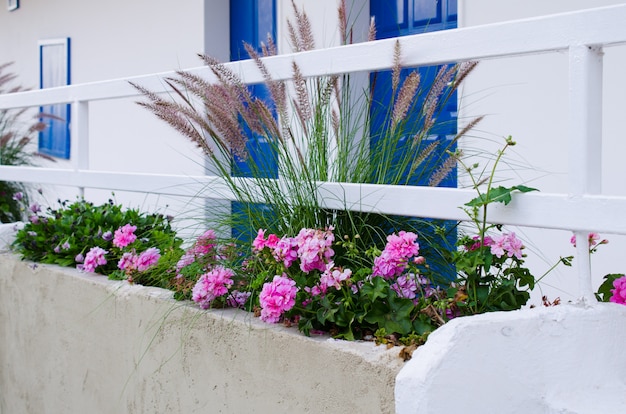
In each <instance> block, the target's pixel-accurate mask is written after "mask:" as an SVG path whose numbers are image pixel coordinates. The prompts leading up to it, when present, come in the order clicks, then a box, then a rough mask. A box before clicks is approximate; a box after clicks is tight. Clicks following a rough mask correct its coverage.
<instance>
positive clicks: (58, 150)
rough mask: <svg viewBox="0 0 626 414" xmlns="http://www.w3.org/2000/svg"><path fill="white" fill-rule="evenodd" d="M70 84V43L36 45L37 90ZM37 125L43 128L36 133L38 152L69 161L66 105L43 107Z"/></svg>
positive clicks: (59, 42) (59, 40) (68, 121)
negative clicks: (42, 124) (43, 127)
mask: <svg viewBox="0 0 626 414" xmlns="http://www.w3.org/2000/svg"><path fill="white" fill-rule="evenodd" d="M69 84H70V39H69V38H63V39H53V40H44V41H41V42H39V87H40V88H41V89H44V88H54V87H57V86H66V85H69ZM40 112H41V113H42V114H45V115H44V116H42V118H41V121H42V122H44V123H46V124H47V128H45V129H44V130H43V131H41V132H40V133H39V152H41V153H43V154H47V155H50V156H52V157H57V158H65V159H69V158H70V113H71V106H70V104H55V105H44V106H42V107H41V108H40Z"/></svg>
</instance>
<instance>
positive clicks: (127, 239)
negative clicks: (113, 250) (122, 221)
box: [113, 224, 137, 249]
mask: <svg viewBox="0 0 626 414" xmlns="http://www.w3.org/2000/svg"><path fill="white" fill-rule="evenodd" d="M135 230H137V226H133V225H131V224H126V225H124V226H122V227H120V228H119V229H117V230H115V234H114V235H113V245H114V246H115V247H118V248H120V249H122V248H124V247H126V246H128V245H129V244H131V243H133V242H134V241H135V240H137V236H136V235H135Z"/></svg>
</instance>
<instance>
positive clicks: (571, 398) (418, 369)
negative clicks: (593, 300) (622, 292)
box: [396, 303, 626, 414]
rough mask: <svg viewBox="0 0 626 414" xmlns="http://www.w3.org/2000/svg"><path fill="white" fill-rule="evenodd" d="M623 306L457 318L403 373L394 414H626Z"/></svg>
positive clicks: (625, 318) (418, 352)
mask: <svg viewBox="0 0 626 414" xmlns="http://www.w3.org/2000/svg"><path fill="white" fill-rule="evenodd" d="M625 345H626V306H622V305H616V304H612V303H602V304H597V305H595V306H593V307H584V306H582V305H560V306H557V307H552V308H541V309H527V310H520V311H515V312H499V313H491V314H483V315H477V316H472V317H466V318H459V319H456V320H453V321H451V322H449V323H448V324H446V325H445V326H443V327H441V328H439V329H438V330H437V331H435V332H434V333H433V334H432V335H431V336H430V337H429V339H428V342H427V343H426V345H424V346H422V347H421V348H419V349H418V350H416V351H415V352H414V354H413V359H412V360H411V361H409V362H408V363H407V364H406V365H405V366H404V368H403V369H402V370H401V372H400V373H399V375H398V377H397V382H396V409H397V412H398V413H402V414H409V413H420V414H430V413H432V414H435V413H497V414H507V413H510V414H530V413H533V414H534V413H555V414H556V413H560V414H592V413H594V414H600V413H601V414H612V413H615V414H618V413H620V414H623V413H624V412H626V352H625V351H624V348H625Z"/></svg>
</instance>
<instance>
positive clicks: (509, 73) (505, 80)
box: [459, 0, 626, 303]
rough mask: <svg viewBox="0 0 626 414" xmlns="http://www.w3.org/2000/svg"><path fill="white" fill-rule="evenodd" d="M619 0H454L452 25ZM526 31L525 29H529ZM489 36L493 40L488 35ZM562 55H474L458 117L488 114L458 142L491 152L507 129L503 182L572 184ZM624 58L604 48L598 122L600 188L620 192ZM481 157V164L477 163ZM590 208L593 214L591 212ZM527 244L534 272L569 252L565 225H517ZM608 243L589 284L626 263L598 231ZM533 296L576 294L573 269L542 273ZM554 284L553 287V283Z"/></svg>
mask: <svg viewBox="0 0 626 414" xmlns="http://www.w3.org/2000/svg"><path fill="white" fill-rule="evenodd" d="M619 3H623V2H622V1H616V0H549V1H546V0H524V1H521V0H515V1H506V2H503V1H496V0H460V1H459V27H470V26H477V25H481V24H489V23H497V22H501V21H507V20H516V19H522V18H529V17H535V16H540V15H545V14H552V13H558V12H567V11H574V10H580V9H585V8H592V7H600V6H608V5H614V4H619ZM529 36H532V33H529ZM494 41H495V40H494ZM567 64H568V57H567V55H566V54H565V53H554V54H544V55H536V56H528V57H518V58H509V59H498V60H490V61H484V62H481V63H480V64H479V65H478V67H477V69H476V71H475V73H473V74H472V75H471V76H470V77H469V78H468V80H467V81H466V83H465V87H464V89H463V94H462V97H461V104H460V108H461V113H460V117H461V118H465V119H469V118H471V117H472V116H475V115H486V116H487V117H486V118H485V119H484V120H483V122H482V123H481V124H480V125H479V126H478V127H477V128H476V130H475V131H474V134H473V135H474V136H473V137H472V138H470V139H467V140H466V141H464V143H463V146H464V147H465V149H466V150H467V151H468V152H470V151H472V150H477V149H478V151H479V152H480V153H482V155H486V154H485V152H486V153H487V155H488V154H493V153H494V152H495V150H496V149H498V148H500V147H501V146H502V143H503V139H502V138H503V137H506V136H508V135H512V136H513V138H514V140H515V141H516V142H517V143H518V145H517V146H516V147H514V148H513V151H511V152H510V153H509V154H508V155H507V156H506V159H507V160H508V161H509V162H510V164H511V167H516V168H517V169H516V171H515V172H513V171H511V169H510V168H509V166H506V165H503V166H502V167H501V168H500V171H499V174H498V176H499V177H500V178H502V179H507V181H504V185H515V184H520V183H525V184H527V185H529V186H531V187H536V188H538V189H540V190H541V191H544V192H563V193H568V192H570V191H571V189H570V188H569V181H568V179H567V176H566V174H567V172H568V168H569V164H568V155H567V153H566V149H567V146H568V137H567V135H568V132H567V121H568V112H567V111H568V102H567V93H568V68H567ZM625 64H626V48H624V47H619V48H607V49H606V50H605V59H604V77H605V78H604V81H605V85H604V89H603V95H604V122H603V139H604V143H603V168H602V170H603V171H602V172H603V181H602V184H603V194H614V195H625V194H626V186H625V185H624V184H623V180H622V175H623V172H624V171H623V167H622V165H623V161H622V156H621V154H623V151H624V144H623V127H622V125H623V122H622V118H623V99H624V98H623V97H624V95H625V94H626V85H624V82H623V81H622V72H623V67H624V65H625ZM483 161H484V160H481V163H482V164H483V165H484V162H483ZM589 214H594V212H592V211H590V212H589ZM518 233H522V234H521V236H522V237H524V240H525V242H526V243H525V244H526V246H527V247H528V250H529V252H528V253H529V260H528V263H529V264H530V265H531V268H532V269H533V270H534V273H535V275H537V276H539V275H541V274H542V273H543V272H544V271H545V270H547V269H548V268H549V267H550V265H551V264H552V263H554V262H555V261H556V260H557V259H558V258H559V256H568V255H571V254H573V253H574V249H573V248H572V247H571V245H570V243H569V239H570V236H571V234H570V233H568V232H564V231H548V230H537V229H518ZM605 236H606V237H607V238H609V240H610V244H609V245H607V246H603V247H602V248H601V249H600V250H599V251H598V252H597V253H596V254H595V255H594V257H593V258H592V265H593V273H594V278H595V280H594V288H595V287H596V286H597V285H599V284H600V282H601V279H602V276H603V275H605V274H607V273H622V272H625V271H626V266H624V265H623V261H622V260H621V259H622V257H621V253H622V251H623V250H624V248H625V247H626V242H625V239H624V237H618V236H615V235H608V234H607V235H605ZM531 249H532V250H531ZM543 282H544V283H542V286H541V290H539V291H537V293H536V295H535V297H534V299H533V302H534V303H538V301H539V299H540V298H541V294H542V293H544V294H548V295H549V296H550V298H551V299H554V298H555V297H557V296H560V297H561V299H564V300H568V299H573V298H576V297H577V296H578V291H577V289H578V286H577V277H576V269H575V267H573V268H565V267H561V268H560V269H559V270H558V271H557V272H554V273H552V274H550V275H549V276H547V277H546V278H545V279H544V281H543ZM557 285H558V288H556V286H557Z"/></svg>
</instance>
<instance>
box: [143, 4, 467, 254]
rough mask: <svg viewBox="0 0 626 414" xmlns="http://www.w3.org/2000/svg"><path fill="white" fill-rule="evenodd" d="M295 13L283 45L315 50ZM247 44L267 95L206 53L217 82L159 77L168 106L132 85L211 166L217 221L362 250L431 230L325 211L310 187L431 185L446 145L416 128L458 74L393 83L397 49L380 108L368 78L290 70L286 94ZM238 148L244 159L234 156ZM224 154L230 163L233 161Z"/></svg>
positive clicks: (266, 50)
mask: <svg viewBox="0 0 626 414" xmlns="http://www.w3.org/2000/svg"><path fill="white" fill-rule="evenodd" d="M292 6H293V7H294V16H295V24H294V23H293V22H291V21H288V22H287V28H288V32H289V37H290V41H291V43H292V47H293V49H294V51H303V50H307V49H308V48H311V47H313V44H312V35H311V36H310V33H311V26H310V22H309V20H308V17H306V13H305V12H304V10H298V9H297V8H296V6H295V3H293V2H292ZM346 10H347V9H346V8H345V3H343V2H342V3H340V6H339V13H338V14H339V28H340V31H341V33H345V38H344V39H342V41H345V42H346V43H347V42H349V41H351V39H350V38H349V33H350V32H351V29H350V28H349V27H347V25H348V23H347V22H348V20H349V19H348V17H347V11H346ZM342 22H343V23H342ZM370 23H371V30H370V33H375V26H374V24H373V23H374V21H373V20H371V22H370ZM344 24H345V25H346V27H345V29H344V28H342V25H344ZM342 36H344V35H343V34H342ZM245 47H246V50H247V51H248V54H249V55H250V57H251V58H252V59H253V60H254V62H255V64H256V68H257V70H259V73H260V74H261V75H262V77H263V81H264V85H265V86H266V87H267V89H268V91H269V98H267V99H263V100H262V99H259V98H258V97H255V96H253V94H252V93H251V92H250V89H249V88H248V87H247V86H246V85H245V84H244V83H243V81H242V79H241V77H240V76H238V75H237V74H236V73H234V72H233V71H232V70H231V69H229V68H228V67H227V66H225V65H223V64H221V63H219V62H217V61H216V60H215V59H213V58H211V57H209V56H203V55H200V57H201V58H202V59H203V61H204V63H205V64H206V65H207V66H208V67H209V68H210V70H211V72H212V73H213V74H214V75H215V78H216V80H215V81H212V82H208V81H206V80H204V79H202V78H200V77H198V76H197V75H190V74H186V73H177V75H176V77H175V80H169V81H168V82H171V85H170V86H172V87H173V88H175V93H174V94H172V95H173V96H171V97H169V98H168V100H171V101H173V102H170V103H169V104H168V103H166V101H165V100H164V99H161V98H158V96H156V95H154V96H153V95H151V94H150V92H149V91H145V90H143V89H139V90H140V91H141V92H142V93H143V94H144V96H145V97H146V99H147V101H148V103H144V106H145V107H146V108H148V109H149V110H151V111H152V112H154V113H155V114H156V115H157V116H158V117H160V118H161V119H164V120H165V121H167V122H168V123H170V124H171V125H172V126H174V127H175V128H176V129H177V130H179V131H181V132H182V133H183V134H184V135H185V136H187V137H188V138H190V139H192V140H193V141H194V142H196V143H197V144H198V145H199V146H200V147H201V148H203V150H204V151H205V153H206V154H207V155H208V156H209V158H210V161H211V164H212V167H211V169H212V171H215V173H216V174H218V175H219V176H220V177H221V178H222V179H223V180H224V182H225V183H226V184H227V185H228V187H229V189H230V190H231V191H232V193H233V194H234V196H235V198H236V200H237V201H238V202H239V204H238V207H237V208H238V209H239V210H236V211H235V212H234V213H233V214H232V215H230V216H228V217H224V220H225V221H227V223H226V224H228V225H230V226H231V228H237V229H242V228H245V229H253V231H256V229H258V228H263V229H266V230H267V232H268V233H275V234H291V233H294V232H297V231H298V230H299V229H300V228H303V227H308V228H324V227H327V226H330V225H332V226H334V227H335V231H336V233H337V234H342V235H355V234H359V236H360V237H359V240H360V243H363V246H370V245H372V244H379V245H380V244H381V243H382V244H384V241H385V237H386V234H388V232H389V231H393V230H394V229H402V230H406V231H420V228H421V227H420V226H429V225H431V224H428V222H422V221H420V220H416V219H406V218H400V217H388V216H385V215H381V214H374V213H361V212H355V211H350V210H348V207H349V206H346V208H345V209H328V208H326V207H324V203H323V200H321V199H319V198H318V196H317V194H318V192H319V184H318V183H319V182H323V181H335V182H347V183H379V184H392V185H407V184H411V185H412V184H415V183H417V182H419V183H428V182H429V178H431V177H435V176H436V175H437V174H439V175H441V174H443V173H444V171H446V170H447V169H448V168H450V167H449V166H448V165H449V164H450V163H451V162H452V161H448V164H445V163H446V161H447V159H445V158H443V156H442V155H441V154H444V153H445V150H446V149H448V147H447V148H442V146H443V145H453V143H452V142H450V141H448V140H434V141H431V140H427V139H426V137H428V136H429V135H436V134H435V133H434V132H433V131H432V129H433V124H432V123H429V122H424V116H425V115H426V114H427V113H429V114H430V115H429V116H430V117H431V118H433V119H436V115H437V113H438V111H441V110H442V108H443V106H444V105H442V103H443V102H444V101H445V100H446V99H449V98H450V96H451V92H450V89H451V86H450V85H449V84H450V79H452V77H454V76H457V78H456V79H458V78H460V76H459V75H458V73H457V72H456V70H457V68H453V69H451V73H448V72H447V71H443V72H441V73H440V74H439V75H438V76H437V78H436V80H435V82H434V83H433V85H431V86H430V87H428V85H424V84H423V83H424V82H423V81H420V77H419V75H418V73H417V72H416V71H414V72H413V73H411V74H409V75H408V76H407V77H406V78H405V79H404V81H401V79H402V77H401V70H402V68H401V48H400V43H399V42H396V43H395V45H394V50H393V59H394V62H393V68H392V78H393V79H392V82H391V83H392V85H391V91H392V93H391V96H392V101H391V102H389V104H388V105H380V103H378V102H377V103H375V102H373V95H372V94H371V93H372V92H371V91H372V90H373V89H374V88H375V87H377V85H376V84H375V80H373V81H372V82H371V83H370V84H369V85H368V86H364V84H362V83H358V82H356V81H355V77H354V75H351V74H344V75H341V76H319V77H308V78H305V77H304V76H303V74H302V70H301V68H300V67H298V65H297V64H295V63H293V65H292V81H291V83H292V84H293V87H292V88H287V87H286V84H287V83H286V82H282V81H275V80H274V79H273V78H272V73H271V72H270V71H269V70H268V68H267V66H266V64H265V61H264V59H265V57H266V56H270V55H272V54H274V53H275V44H274V42H273V40H271V38H269V39H268V40H267V45H265V44H262V45H261V51H262V55H263V56H260V55H259V52H258V51H257V49H255V48H254V47H252V46H250V45H246V46H245ZM372 79H376V76H375V75H373V76H372ZM453 86H456V85H453ZM155 96H156V98H158V99H156V98H155ZM428 96H432V98H430V103H431V107H428V108H426V107H424V104H423V102H425V101H427V100H428V98H427V97H428ZM375 105H378V106H380V109H381V111H382V112H383V113H382V115H383V116H382V121H381V122H379V121H378V120H377V121H373V119H374V111H375V110H378V107H377V106H376V107H375ZM274 110H275V111H274ZM172 112H174V113H172ZM276 114H277V116H278V118H279V119H276V116H275V115H276ZM187 124H188V125H187ZM446 143H447V144H446ZM260 147H263V148H265V150H263V151H264V152H258V151H256V148H260ZM237 148H239V149H237ZM244 151H245V152H246V153H247V155H248V156H247V157H245V158H244V157H239V155H242V154H240V152H241V153H243V152H244ZM233 153H235V154H236V155H237V160H236V161H237V162H232V154H233ZM444 164H445V166H446V169H444V168H443V167H444ZM231 173H232V174H233V175H235V176H237V175H238V176H240V177H235V176H231ZM244 175H245V177H248V178H245V179H244V178H243V177H242V176H244ZM435 178H436V177H435ZM435 178H433V180H434V179H435ZM338 201H339V202H342V201H343V202H344V203H345V201H344V200H338ZM212 225H213V223H212ZM241 237H244V238H245V237H248V236H247V235H245V234H244V235H242V236H241ZM339 265H341V264H339Z"/></svg>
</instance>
